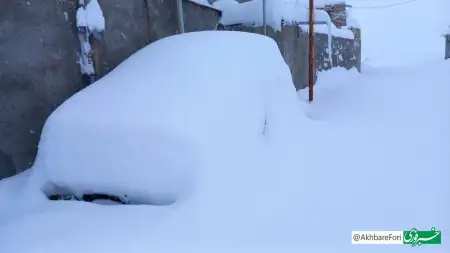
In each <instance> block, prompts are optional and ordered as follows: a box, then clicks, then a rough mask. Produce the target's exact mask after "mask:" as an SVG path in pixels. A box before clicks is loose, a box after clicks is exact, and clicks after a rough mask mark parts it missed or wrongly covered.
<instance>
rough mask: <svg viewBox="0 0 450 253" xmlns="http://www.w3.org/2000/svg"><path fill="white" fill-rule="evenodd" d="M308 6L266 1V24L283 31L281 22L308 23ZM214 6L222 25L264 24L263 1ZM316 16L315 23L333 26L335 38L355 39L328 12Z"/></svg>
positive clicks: (291, 0)
mask: <svg viewBox="0 0 450 253" xmlns="http://www.w3.org/2000/svg"><path fill="white" fill-rule="evenodd" d="M330 1H331V0H330ZM333 1H335V0H333ZM336 1H337V0H336ZM307 4H308V2H307V1H306V0H301V1H296V0H266V23H267V25H268V26H270V27H272V28H274V29H276V30H281V21H285V22H287V23H303V22H308V21H309V10H308V5H307ZM213 5H214V6H215V7H217V8H218V9H220V10H222V17H221V19H220V21H219V22H220V23H221V24H222V25H235V24H247V25H255V26H261V25H262V24H263V15H262V14H263V10H262V0H253V1H250V2H246V3H238V2H236V1H234V0H218V1H216V2H214V3H213ZM314 14H315V21H317V22H327V23H328V24H329V25H330V26H331V33H332V35H333V36H336V37H343V38H349V39H353V38H354V35H353V32H352V31H350V30H348V29H338V28H337V27H336V26H335V25H334V24H333V22H331V19H330V16H329V14H328V13H327V12H326V11H324V10H316V11H315V12H314ZM326 30H327V31H326V32H324V31H323V29H318V30H317V31H316V32H319V33H328V29H326Z"/></svg>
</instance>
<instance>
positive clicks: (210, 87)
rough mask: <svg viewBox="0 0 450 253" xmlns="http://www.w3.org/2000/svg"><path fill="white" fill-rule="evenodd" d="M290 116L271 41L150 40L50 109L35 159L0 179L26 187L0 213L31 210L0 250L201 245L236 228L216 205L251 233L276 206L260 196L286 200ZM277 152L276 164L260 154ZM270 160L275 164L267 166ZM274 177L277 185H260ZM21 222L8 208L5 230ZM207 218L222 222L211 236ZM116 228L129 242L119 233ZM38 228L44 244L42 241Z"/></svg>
mask: <svg viewBox="0 0 450 253" xmlns="http://www.w3.org/2000/svg"><path fill="white" fill-rule="evenodd" d="M293 115H298V116H300V113H299V107H298V100H297V97H296V92H295V88H294V85H293V83H292V78H291V75H290V71H289V68H288V67H287V65H286V63H285V62H284V59H283V57H282V56H281V54H280V52H279V49H278V46H277V44H276V43H275V42H274V41H273V40H272V39H270V38H268V37H265V36H261V35H256V34H250V33H243V32H225V31H211V32H195V33H187V34H182V35H176V36H171V37H168V38H165V39H162V40H160V41H157V42H155V43H152V44H151V45H149V46H147V47H145V48H144V49H142V50H140V51H139V52H137V53H135V54H134V55H132V56H131V57H129V58H128V59H127V60H125V61H124V62H123V63H122V64H120V65H119V66H118V67H117V68H116V69H114V70H113V71H112V72H111V73H109V74H107V75H106V76H105V77H103V78H102V79H100V80H98V81H97V82H95V83H94V84H92V85H91V86H89V87H87V88H85V89H84V90H82V91H80V92H78V93H77V94H75V95H74V96H73V97H71V98H70V99H68V100H67V101H65V102H64V103H63V104H62V105H61V106H60V107H59V108H57V109H56V110H55V111H54V112H53V113H52V114H51V116H50V117H49V118H48V120H47V122H46V123H45V126H44V128H43V132H42V136H41V140H40V143H39V151H38V155H37V158H36V162H35V164H34V165H33V167H32V168H31V169H29V170H28V171H27V172H26V173H22V174H20V175H17V176H15V177H14V178H10V179H7V180H3V181H2V182H1V183H3V184H2V185H0V188H2V186H3V189H5V188H7V187H13V186H14V185H18V184H24V185H25V184H26V185H27V187H25V188H24V189H22V190H21V191H19V192H16V193H15V194H16V195H20V197H17V198H20V199H21V200H23V201H20V204H19V203H16V204H18V205H19V206H20V208H17V209H14V208H12V207H11V205H12V204H11V202H8V203H9V204H8V205H10V207H9V208H8V210H10V211H9V212H4V213H3V214H4V216H3V217H6V214H8V217H10V218H11V217H16V216H20V215H18V213H14V211H11V210H18V209H20V210H27V211H23V212H30V210H33V211H34V212H35V214H36V216H34V215H33V217H31V216H26V218H25V219H29V218H31V219H33V221H32V222H30V223H29V225H30V226H31V224H33V225H32V226H33V227H32V228H28V227H27V226H28V225H27V224H24V225H25V226H26V227H27V228H26V229H27V231H28V233H29V235H30V237H29V236H23V237H21V240H22V242H21V243H20V245H17V244H15V243H13V241H14V239H13V238H12V237H11V238H10V240H8V243H6V244H2V243H0V251H1V252H29V250H32V251H33V252H41V251H42V252H44V251H45V252H62V251H63V252H116V250H118V248H117V247H116V246H112V247H113V248H115V250H111V248H109V247H110V246H109V245H111V243H110V242H107V241H111V242H117V243H119V242H120V243H119V244H120V245H121V246H119V248H121V247H124V248H123V249H126V250H127V251H129V252H149V251H148V250H150V251H151V250H152V249H156V250H158V249H159V250H163V249H164V248H166V247H168V248H171V247H172V246H171V245H172V244H171V243H170V241H172V239H173V240H177V244H179V243H188V244H192V246H193V247H199V246H201V248H205V249H208V248H209V246H208V245H203V243H205V242H207V243H213V241H214V240H216V239H218V238H221V237H223V236H224V234H222V233H226V234H228V233H229V232H230V230H229V229H232V230H234V228H235V225H231V224H232V223H229V222H227V221H226V220H222V221H221V219H219V220H217V219H216V218H214V216H215V215H223V214H224V213H223V211H225V213H226V215H227V216H229V217H230V218H231V219H241V218H239V217H246V218H245V219H244V220H242V221H239V224H241V229H240V233H246V234H251V231H252V230H253V229H254V228H253V225H252V224H255V225H256V224H258V223H259V222H260V221H263V220H271V219H272V218H270V217H271V216H273V215H275V216H276V217H278V216H279V215H283V214H282V213H280V212H277V211H276V210H285V208H284V207H282V206H273V207H269V208H266V210H265V211H261V210H258V209H259V207H260V206H261V205H265V203H266V202H267V200H268V199H278V201H288V199H289V198H291V197H290V196H288V195H286V194H280V192H288V191H289V190H290V189H292V186H293V185H294V184H295V179H294V177H292V176H290V175H289V174H288V173H287V172H288V171H292V170H290V169H289V168H288V167H283V166H282V164H283V163H284V162H289V161H288V159H281V157H291V158H292V159H294V156H293V153H295V152H296V151H295V150H293V149H292V148H290V147H288V148H285V149H284V150H281V151H280V147H281V146H283V145H286V144H287V142H286V141H288V142H289V141H290V142H294V141H295V140H294V139H295V138H293V137H292V136H293V135H292V133H293V132H295V131H296V129H298V125H296V124H297V123H298V122H299V121H298V119H299V118H300V117H295V116H294V117H293ZM283 140H284V142H283ZM281 144H283V145H281ZM272 151H273V152H272ZM277 155H279V156H280V159H279V160H278V162H279V163H278V162H276V161H274V160H272V159H269V158H274V157H276V156H277ZM275 165H280V166H281V167H280V168H277V170H273V169H270V168H272V167H273V166H275ZM249 181H251V187H249V186H248V182H249ZM19 182H20V183H19ZM25 182H26V183H25ZM281 182H283V183H282V184H281ZM273 183H274V184H276V185H278V186H277V189H276V190H275V191H274V190H273V189H270V188H267V186H268V185H270V184H273ZM230 185H231V187H232V190H230ZM10 189H13V188H10ZM265 189H266V190H265ZM0 192H1V191H0ZM292 193H293V192H292ZM54 194H73V195H75V196H78V198H81V197H82V196H83V195H89V194H104V195H108V196H117V197H119V198H120V199H121V200H124V199H125V200H126V201H129V202H130V203H135V204H145V205H139V206H136V205H125V206H116V207H106V206H105V205H95V204H91V203H85V202H79V201H48V199H47V197H49V196H51V195H54ZM0 195H1V194H0ZM31 199H33V201H31ZM5 203H6V202H5ZM24 203H27V204H24ZM0 205H2V203H1V200H0ZM238 206H241V207H244V206H249V207H250V208H244V209H242V210H241V209H240V208H237V209H236V208H234V207H238ZM110 208H111V209H110ZM117 208H118V209H117ZM122 208H125V209H122ZM4 210H7V209H4ZM23 212H22V213H23ZM214 213H215V214H214ZM220 213H222V214H220ZM0 214H1V211H0ZM0 216H1V215H0ZM232 217H234V218H232ZM11 219H12V218H11ZM34 219H36V220H34ZM49 219H51V220H52V222H48V221H49ZM59 219H63V220H64V222H63V221H62V220H61V221H57V220H59ZM18 220H19V221H18ZM88 220H90V221H88ZM179 221H180V222H181V223H179ZM47 222H48V224H47V225H45V224H46V223H47ZM66 222H69V223H70V224H67V223H66ZM86 222H88V223H89V224H90V225H88V227H86V225H87V223H86ZM19 223H20V218H17V217H16V218H15V224H16V225H17V226H16V225H15V226H14V227H8V229H9V230H11V229H13V230H15V229H18V230H20V229H24V227H23V226H21V225H20V224H19ZM163 223H164V225H163ZM0 224H1V222H0ZM114 224H116V225H117V224H121V225H120V228H115V225H114ZM34 226H35V227H34ZM55 226H56V227H55ZM91 226H92V227H91ZM173 226H175V227H173ZM178 226H180V227H178ZM211 226H213V227H214V226H220V227H223V229H224V230H221V231H216V232H217V233H216V232H215V233H213V234H210V232H208V231H210V228H211ZM38 227H40V228H39V229H41V230H42V229H43V230H45V231H40V232H38V230H37V228H38ZM57 227H59V228H57ZM89 227H90V228H89ZM171 227H172V228H173V229H174V230H173V231H172V229H171ZM189 227H191V228H195V229H193V230H192V231H191V229H189ZM65 228H67V229H69V231H66V232H64V231H65ZM60 229H63V230H62V231H60ZM95 229H100V230H102V231H101V232H100V231H97V232H95ZM58 231H60V232H58ZM139 231H140V232H139ZM156 231H157V232H156ZM14 233H15V232H13V231H11V233H8V234H10V235H13V234H14ZM35 233H37V234H35ZM167 233H168V234H167ZM177 233H182V234H183V236H181V237H179V238H178V236H176V234H177ZM265 233H269V234H270V233H272V232H271V231H266V232H264V233H263V235H262V236H269V234H267V235H266V234H265ZM169 234H171V235H169ZM31 235H32V236H31ZM124 235H125V236H126V237H128V236H130V239H131V240H128V239H126V242H123V239H124V238H123V236H124ZM165 235H169V237H167V238H164V236H165ZM47 236H51V237H52V238H53V239H52V240H51V241H52V243H51V244H48V243H44V244H42V243H40V242H41V239H42V240H44V241H46V240H50V238H47ZM66 236H68V237H67V238H66ZM72 236H74V237H72ZM191 236H194V237H196V238H197V239H195V238H191ZM210 236H212V237H210ZM230 236H231V237H233V238H234V237H236V236H237V237H236V238H235V239H237V242H239V241H240V239H239V238H240V236H238V234H236V233H234V232H233V233H232V234H230ZM99 237H100V238H101V239H100V242H99V241H98V238H99ZM45 238H47V239H45ZM68 238H70V240H68V241H67V240H65V239H68ZM96 238H97V239H96ZM106 238H107V239H106ZM176 238H178V239H179V240H178V239H176ZM208 238H209V239H211V240H212V241H210V240H209V239H208ZM214 238H216V239H214ZM250 239H251V238H250ZM229 240H230V239H225V241H229ZM251 240H253V239H251ZM258 240H259V239H258ZM258 240H257V241H258ZM183 241H184V242H183ZM257 241H254V242H257ZM173 242H174V241H173ZM142 243H144V244H142ZM167 243H169V244H167ZM198 243H200V244H198ZM80 244H81V245H80ZM213 244H214V243H213ZM130 247H131V248H130ZM213 248H215V249H217V246H214V247H213ZM60 250H61V251H60ZM166 250H167V249H166ZM119 251H120V250H119ZM119 251H117V252H119ZM169 251H170V250H169ZM158 252H162V251H158ZM173 252H178V251H173Z"/></svg>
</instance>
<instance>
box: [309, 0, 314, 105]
mask: <svg viewBox="0 0 450 253" xmlns="http://www.w3.org/2000/svg"><path fill="white" fill-rule="evenodd" d="M314 52H315V51H314V0H309V101H310V102H311V101H313V97H314V90H313V85H314V65H315V64H314Z"/></svg>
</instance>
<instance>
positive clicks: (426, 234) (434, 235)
mask: <svg viewBox="0 0 450 253" xmlns="http://www.w3.org/2000/svg"><path fill="white" fill-rule="evenodd" d="M441 235H442V234H441V231H436V229H435V228H434V227H433V228H431V230H430V231H418V230H417V229H415V228H413V229H411V230H410V231H403V243H404V244H412V246H413V247H415V246H420V245H422V244H441Z"/></svg>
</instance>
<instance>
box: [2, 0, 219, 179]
mask: <svg viewBox="0 0 450 253" xmlns="http://www.w3.org/2000/svg"><path fill="white" fill-rule="evenodd" d="M76 2H77V1H76V0H33V1H28V2H27V1H23V0H6V1H2V3H1V4H0V5H1V7H0V108H1V110H0V178H4V177H7V176H10V175H13V174H15V173H17V172H20V171H22V170H24V169H26V168H29V167H30V166H31V165H32V164H33V162H34V158H35V155H36V151H37V144H38V141H39V137H40V132H41V129H42V127H43V125H44V122H45V120H46V119H47V117H48V116H49V115H50V113H51V112H52V111H53V110H54V109H55V108H56V107H57V106H59V105H60V104H61V103H62V102H63V101H64V100H66V99H67V98H68V97H70V96H71V95H73V94H74V93H75V92H77V91H78V90H80V89H82V88H84V87H85V84H84V83H83V80H82V78H81V76H80V75H79V69H78V66H77V64H76V54H77V48H78V41H77V37H76V28H75V13H76ZM28 3H29V4H28ZM99 3H100V5H101V7H102V9H103V12H104V16H105V19H106V31H105V42H104V44H103V45H102V46H101V47H100V48H99V49H100V50H99V51H100V56H99V58H100V62H101V64H99V65H100V66H99V67H100V68H99V69H100V70H101V74H105V73H107V72H109V71H110V70H112V69H113V68H114V67H115V66H117V65H118V64H119V63H120V62H122V61H123V60H124V59H126V58H127V57H128V56H130V55H131V54H133V53H134V52H136V51H138V50H139V49H141V48H142V47H144V46H145V45H147V44H148V43H150V42H153V41H155V40H157V39H160V38H163V37H166V36H170V35H173V34H175V33H177V19H176V9H175V1H154V0H126V1H123V0H99ZM184 8H185V23H186V31H193V30H210V29H213V28H215V27H216V24H217V20H218V18H219V15H220V13H219V12H218V11H216V10H212V9H210V8H207V7H204V6H199V5H196V4H194V3H191V2H188V1H184Z"/></svg>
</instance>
